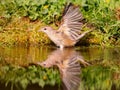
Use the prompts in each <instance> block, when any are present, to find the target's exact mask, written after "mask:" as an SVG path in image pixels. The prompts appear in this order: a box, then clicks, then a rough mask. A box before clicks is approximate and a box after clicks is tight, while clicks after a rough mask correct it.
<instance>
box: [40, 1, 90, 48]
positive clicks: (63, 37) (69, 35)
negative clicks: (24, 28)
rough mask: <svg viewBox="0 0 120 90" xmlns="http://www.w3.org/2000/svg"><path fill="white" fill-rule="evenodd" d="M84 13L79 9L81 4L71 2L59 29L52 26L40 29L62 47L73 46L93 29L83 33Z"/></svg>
mask: <svg viewBox="0 0 120 90" xmlns="http://www.w3.org/2000/svg"><path fill="white" fill-rule="evenodd" d="M83 19H84V18H83V15H82V14H81V12H80V10H79V6H75V5H74V4H72V3H69V4H68V5H66V6H65V8H64V11H63V15H62V19H61V24H60V26H59V27H58V30H55V29H53V28H52V27H50V26H45V27H42V28H41V29H40V30H38V31H40V32H41V31H42V32H44V33H46V34H47V36H48V37H49V38H50V40H52V41H53V42H54V43H55V44H56V45H57V46H58V47H60V49H63V48H64V47H72V46H75V44H76V43H77V42H78V41H79V40H80V39H81V38H82V37H84V36H85V35H86V34H87V33H89V32H90V31H91V30H88V31H86V32H83V33H81V29H82V27H83V23H82V21H83Z"/></svg>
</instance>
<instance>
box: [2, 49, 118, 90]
mask: <svg viewBox="0 0 120 90" xmlns="http://www.w3.org/2000/svg"><path fill="white" fill-rule="evenodd" d="M19 49H20V50H19ZM27 50H28V51H27ZM51 50H53V49H49V47H45V48H44V47H41V48H35V47H31V48H30V47H29V49H28V48H27V49H26V48H24V47H21V48H20V47H16V48H0V51H1V52H0V83H3V84H6V85H8V86H9V85H11V88H14V87H13V86H15V87H18V88H20V90H22V89H26V87H27V86H28V85H32V84H38V85H39V86H40V87H44V86H45V85H55V84H57V85H60V84H61V80H62V79H63V78H61V77H60V72H59V71H58V69H56V68H42V67H39V66H34V65H32V66H28V67H27V66H26V65H28V64H29V63H31V61H30V62H29V60H31V58H33V62H34V60H35V59H37V60H39V59H40V60H41V61H42V60H43V59H46V57H47V56H48V55H49V54H50V51H51ZM77 50H78V51H77V52H79V51H80V53H79V55H82V56H83V57H84V59H85V60H87V62H89V63H90V64H91V65H90V66H87V67H84V68H81V69H80V70H81V73H80V79H81V81H80V87H79V88H80V89H79V90H111V88H112V90H120V57H119V56H120V48H100V47H98V48H97V47H90V48H89V47H87V48H80V49H79V48H77ZM35 51H36V52H35ZM26 52H27V53H26ZM15 53H16V54H15ZM57 53H58V52H55V54H52V55H53V58H54V55H55V56H56V60H58V59H59V57H58V56H57V55H56V54H57ZM61 53H62V52H61ZM66 53H67V54H68V56H69V55H71V56H72V55H73V56H74V52H73V53H71V54H70V51H69V48H68V52H66ZM27 54H28V55H27ZM33 54H34V55H33ZM62 54H63V56H64V55H65V54H64V53H62ZM17 55H18V56H17ZM19 55H20V56H22V58H23V59H25V60H23V59H21V57H19ZM58 55H60V53H58ZM8 56H9V58H7V59H5V58H6V57H8ZM29 56H31V57H30V58H25V57H29ZM42 56H44V57H42ZM68 56H67V57H64V58H62V57H61V56H60V58H62V59H65V60H66V61H67V59H69V58H68ZM16 57H18V58H17V59H15V58H16ZM36 57H37V58H36ZM38 57H40V58H38ZM57 58H58V59H57ZM72 59H74V58H72ZM19 60H20V61H21V62H19ZM52 60H53V59H52ZM15 62H16V63H15ZM35 62H38V61H35ZM50 62H51V61H50ZM56 63H57V64H59V63H58V62H56ZM67 63H69V62H65V63H64V62H61V66H62V69H64V70H62V69H61V70H62V71H65V69H66V68H65V67H64V65H62V64H67ZM69 64H70V63H69ZM22 65H23V66H26V67H20V66H22ZM66 66H67V69H66V72H67V73H66V72H64V74H66V77H67V78H69V77H70V76H68V75H69V73H70V74H72V72H71V70H72V67H68V65H66ZM74 66H75V65H74ZM69 68H70V70H69V71H67V70H68V69H69ZM73 69H74V70H75V68H73ZM68 72H69V73H68ZM74 75H75V73H74ZM62 77H64V75H62ZM67 78H64V79H67ZM68 80H69V79H68ZM73 81H74V80H73ZM72 86H73V85H72ZM21 88H22V89H21ZM15 90H16V89H15ZM61 90H62V89H61Z"/></svg>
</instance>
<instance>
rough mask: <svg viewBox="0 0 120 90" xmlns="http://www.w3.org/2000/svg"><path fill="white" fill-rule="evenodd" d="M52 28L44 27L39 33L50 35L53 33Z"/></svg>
mask: <svg viewBox="0 0 120 90" xmlns="http://www.w3.org/2000/svg"><path fill="white" fill-rule="evenodd" d="M52 30H53V29H52V27H49V26H46V27H43V28H41V29H40V30H38V31H39V32H44V33H47V34H48V33H50V32H51V31H52Z"/></svg>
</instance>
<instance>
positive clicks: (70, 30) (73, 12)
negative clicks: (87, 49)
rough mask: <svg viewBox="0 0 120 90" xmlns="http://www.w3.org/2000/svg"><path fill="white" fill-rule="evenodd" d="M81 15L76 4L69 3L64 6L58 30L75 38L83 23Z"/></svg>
mask: <svg viewBox="0 0 120 90" xmlns="http://www.w3.org/2000/svg"><path fill="white" fill-rule="evenodd" d="M82 20H83V16H82V14H81V12H80V10H79V7H78V6H74V5H73V4H71V3H70V4H69V5H67V6H66V7H65V9H64V12H63V17H62V23H61V26H60V27H59V29H58V31H60V32H62V33H64V34H66V35H67V36H69V37H70V38H71V39H73V40H76V39H77V38H78V37H79V36H80V35H79V34H80V32H81V28H82V25H83V23H82V22H81V21H82Z"/></svg>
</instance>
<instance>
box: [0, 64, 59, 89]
mask: <svg viewBox="0 0 120 90" xmlns="http://www.w3.org/2000/svg"><path fill="white" fill-rule="evenodd" d="M0 81H1V82H2V83H5V84H6V85H8V84H11V88H13V86H16V87H17V88H18V89H19V88H22V89H25V88H26V87H27V85H30V84H39V86H40V87H44V86H45V85H52V86H53V85H55V84H58V85H60V82H61V81H60V75H59V72H58V70H56V69H53V68H51V69H45V68H41V67H35V66H29V67H28V68H21V67H20V68H17V67H16V68H15V67H11V66H2V67H1V68H0Z"/></svg>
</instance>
